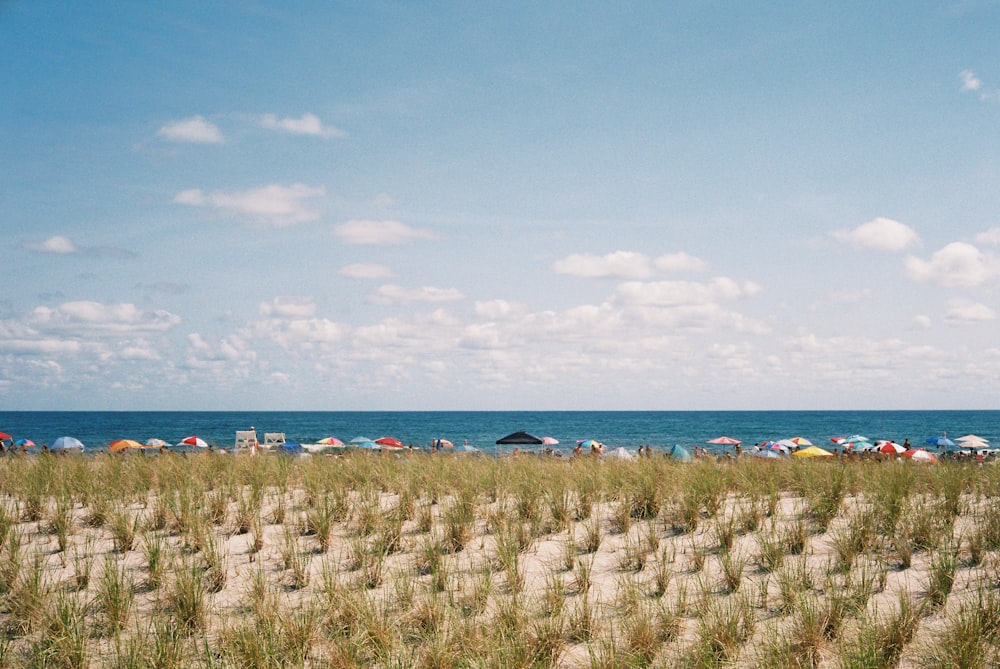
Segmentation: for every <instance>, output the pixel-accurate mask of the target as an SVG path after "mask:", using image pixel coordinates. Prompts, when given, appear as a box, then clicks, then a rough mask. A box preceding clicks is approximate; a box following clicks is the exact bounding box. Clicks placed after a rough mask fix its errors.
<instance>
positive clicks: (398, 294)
mask: <svg viewBox="0 0 1000 669" xmlns="http://www.w3.org/2000/svg"><path fill="white" fill-rule="evenodd" d="M464 298H465V295H463V294H462V293H461V291H459V290H457V289H455V288H434V287H431V286H422V287H420V288H406V287H405V286H396V285H393V284H386V285H384V286H381V287H379V289H378V290H377V291H375V293H373V294H372V295H371V296H369V298H368V300H369V302H371V303H372V304H379V305H383V306H389V305H394V304H410V303H413V302H457V301H459V300H462V299H464Z"/></svg>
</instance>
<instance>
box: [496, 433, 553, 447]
mask: <svg viewBox="0 0 1000 669" xmlns="http://www.w3.org/2000/svg"><path fill="white" fill-rule="evenodd" d="M542 443H544V442H543V441H542V440H541V439H539V438H538V437H536V436H535V435H533V434H528V433H527V432H524V431H521V432H512V433H511V434H508V435H507V436H506V437H500V438H499V439H497V444H499V445H509V446H529V445H534V446H540V445H541V444H542Z"/></svg>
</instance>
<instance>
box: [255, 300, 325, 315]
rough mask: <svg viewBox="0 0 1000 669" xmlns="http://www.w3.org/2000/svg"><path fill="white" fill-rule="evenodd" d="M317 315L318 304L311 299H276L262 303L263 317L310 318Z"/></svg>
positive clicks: (261, 311) (261, 313)
mask: <svg viewBox="0 0 1000 669" xmlns="http://www.w3.org/2000/svg"><path fill="white" fill-rule="evenodd" d="M315 314H316V302H315V301H314V300H313V298H311V297H276V298H274V299H273V300H271V301H270V302H261V303H260V315H261V316H274V317H277V318H310V317H312V316H314V315H315Z"/></svg>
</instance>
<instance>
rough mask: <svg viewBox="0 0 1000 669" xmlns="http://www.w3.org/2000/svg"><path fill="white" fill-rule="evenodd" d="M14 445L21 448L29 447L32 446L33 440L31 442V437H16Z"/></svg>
mask: <svg viewBox="0 0 1000 669" xmlns="http://www.w3.org/2000/svg"><path fill="white" fill-rule="evenodd" d="M14 445H15V446H18V447H21V448H31V447H32V446H34V445H35V442H33V441H32V440H31V439H18V440H17V441H15V442H14Z"/></svg>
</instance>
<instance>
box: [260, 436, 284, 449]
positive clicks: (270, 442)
mask: <svg viewBox="0 0 1000 669" xmlns="http://www.w3.org/2000/svg"><path fill="white" fill-rule="evenodd" d="M283 443H285V433H284V432H265V433H264V448H266V449H267V450H271V449H272V448H274V447H275V446H280V445H282V444H283Z"/></svg>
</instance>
